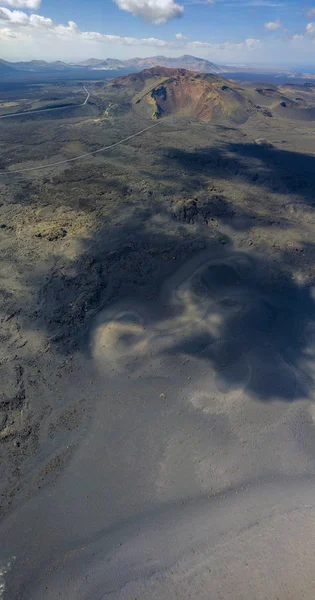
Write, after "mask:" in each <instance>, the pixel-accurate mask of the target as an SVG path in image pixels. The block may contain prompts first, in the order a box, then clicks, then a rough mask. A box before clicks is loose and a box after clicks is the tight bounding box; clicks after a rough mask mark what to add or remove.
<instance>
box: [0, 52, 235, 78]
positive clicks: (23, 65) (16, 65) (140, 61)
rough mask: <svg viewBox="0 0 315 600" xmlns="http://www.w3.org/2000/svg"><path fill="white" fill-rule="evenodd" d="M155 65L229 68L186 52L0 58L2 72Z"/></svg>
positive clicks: (200, 69)
mask: <svg viewBox="0 0 315 600" xmlns="http://www.w3.org/2000/svg"><path fill="white" fill-rule="evenodd" d="M155 66H161V67H167V68H172V69H174V68H175V69H176V68H182V69H187V70H188V71H198V72H201V73H223V72H225V71H226V70H227V67H222V66H218V65H215V64H214V63H212V62H210V61H208V60H205V59H203V58H198V57H196V56H190V55H188V54H185V55H183V56H179V57H178V58H172V57H167V56H151V57H148V58H138V57H136V58H130V59H128V60H119V59H116V58H106V59H98V58H89V59H88V60H85V61H82V62H78V63H65V62H63V61H59V60H58V61H53V62H47V61H45V60H31V61H18V62H9V61H6V60H1V59H0V74H1V73H4V74H5V73H9V69H10V70H11V72H12V73H14V72H15V71H30V72H46V71H66V70H69V69H71V70H77V71H78V72H80V70H81V69H85V70H86V69H88V70H106V71H111V70H115V71H117V70H119V69H122V70H126V69H128V70H132V69H134V70H135V71H142V70H143V69H149V68H151V67H155Z"/></svg>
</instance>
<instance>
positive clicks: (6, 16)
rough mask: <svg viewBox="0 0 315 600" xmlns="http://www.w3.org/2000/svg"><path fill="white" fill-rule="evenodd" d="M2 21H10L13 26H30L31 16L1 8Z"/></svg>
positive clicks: (0, 17)
mask: <svg viewBox="0 0 315 600" xmlns="http://www.w3.org/2000/svg"><path fill="white" fill-rule="evenodd" d="M0 21H8V22H9V23H11V24H12V25H29V16H28V15H27V14H26V13H25V12H22V11H21V10H9V8H0Z"/></svg>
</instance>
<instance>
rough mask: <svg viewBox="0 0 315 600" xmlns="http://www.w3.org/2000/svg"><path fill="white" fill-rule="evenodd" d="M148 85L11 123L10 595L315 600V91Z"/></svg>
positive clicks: (4, 567) (5, 206) (3, 415)
mask: <svg viewBox="0 0 315 600" xmlns="http://www.w3.org/2000/svg"><path fill="white" fill-rule="evenodd" d="M139 75H140V74H139ZM135 77H136V78H138V74H137V76H135ZM163 77H166V80H169V79H170V75H169V73H166V74H165V71H164V74H163ZM173 77H175V79H176V77H179V74H177V75H172V77H171V79H172V78H173ZM183 77H184V80H185V81H186V78H187V77H188V78H193V77H194V75H191V74H189V75H187V74H186V73H184V74H183ZM141 78H142V81H140V82H139V78H138V79H136V83H132V84H131V83H130V81H129V83H128V85H127V84H125V82H124V81H123V82H122V81H117V80H116V81H115V82H112V83H111V84H109V85H107V86H104V84H103V83H100V82H94V83H91V84H89V85H88V89H89V91H90V92H91V97H90V99H89V102H88V104H87V106H86V107H82V108H81V109H80V111H81V112H80V113H79V112H77V111H76V112H75V113H71V110H72V109H69V110H68V109H67V111H66V112H65V114H64V113H63V112H62V111H55V113H54V115H49V113H48V112H46V113H43V114H42V115H39V114H37V115H36V116H35V115H34V116H31V117H30V116H29V115H28V116H26V115H25V116H24V117H19V121H18V122H17V121H14V119H4V120H3V121H2V123H1V153H2V154H1V175H0V193H1V204H0V225H1V227H0V244H1V255H2V261H1V278H2V287H1V295H0V300H1V309H2V316H1V340H0V342H1V346H0V350H1V354H0V358H1V364H0V370H1V377H0V382H1V396H0V440H1V443H0V453H1V463H0V473H1V480H0V486H1V487H0V490H1V522H0V539H1V544H0V563H1V565H0V573H1V575H0V597H1V595H2V597H3V599H4V600H20V599H21V598H23V600H34V599H37V598H38V599H41V600H42V599H44V600H50V599H54V600H55V599H56V598H59V597H61V598H67V599H69V600H87V599H90V598H107V599H110V600H114V599H115V600H118V599H119V600H127V599H128V600H130V599H134V598H137V599H138V600H145V599H146V600H149V599H150V600H151V599H155V598H158V599H164V598H165V599H166V598H167V599H169V598H176V596H178V597H180V598H183V599H186V598H187V599H188V598H198V599H199V598H200V599H201V600H203V599H205V600H206V599H207V600H208V599H209V597H210V598H221V599H224V600H226V599H231V600H243V599H244V598H247V599H249V600H254V599H255V600H265V598H268V599H269V598H279V599H280V600H288V599H289V600H296V599H300V598H304V599H307V600H313V597H314V586H315V581H314V568H313V566H314V565H313V556H314V550H315V547H314V539H315V535H314V534H315V531H314V493H313V487H314V472H315V433H314V419H315V412H314V377H315V362H314V361H315V338H314V332H315V270H314V264H315V246H314V233H315V218H314V206H315V197H314V189H315V175H314V174H315V168H314V166H315V156H314V147H315V146H314V142H315V134H314V133H313V131H312V129H311V128H310V122H309V120H308V118H309V114H310V113H309V112H308V111H309V109H311V107H312V105H313V104H314V92H313V89H312V88H305V87H301V88H296V87H292V86H286V87H285V88H281V89H280V88H274V89H275V93H273V92H272V93H271V92H268V91H267V92H264V93H261V91H257V89H258V90H261V89H262V88H261V86H258V85H257V86H248V85H246V84H244V85H242V86H236V87H235V88H234V86H235V84H233V83H232V82H226V81H225V82H223V83H222V85H226V86H227V87H231V89H232V88H233V89H235V90H236V91H235V93H236V92H237V94H240V95H241V96H242V103H241V104H240V105H239V107H238V109H237V110H241V107H248V110H249V112H245V113H244V116H245V120H244V122H242V123H239V122H238V121H237V120H236V121H235V120H234V117H233V115H232V116H231V114H230V113H229V112H228V111H227V110H225V111H223V110H222V112H221V113H220V112H216V110H217V109H216V110H213V112H212V117H211V119H210V120H202V119H198V118H197V117H196V115H195V116H193V113H192V112H191V114H190V115H188V104H187V105H186V106H185V108H184V107H183V105H182V106H181V107H179V108H178V109H177V107H176V110H175V109H174V113H173V112H172V114H170V115H169V116H167V117H164V118H163V119H162V118H158V119H156V117H154V115H153V113H154V111H155V110H156V109H155V105H153V104H152V105H151V104H150V103H149V101H148V99H147V98H146V94H147V93H149V90H148V89H147V88H149V87H150V90H151V91H150V94H152V91H153V89H154V90H156V89H159V87H160V85H162V84H163V85H164V86H165V85H166V84H165V80H163V82H161V80H160V78H161V73H158V74H156V75H155V74H154V73H152V72H150V73H149V75H147V74H145V75H143V74H142V75H141ZM152 79H153V81H152ZM125 81H126V80H125ZM50 85H51V88H50V90H49V93H48V90H47V89H46V92H47V99H48V100H49V101H50V98H48V95H51V96H54V95H57V92H58V98H59V99H60V101H61V100H62V98H61V96H62V92H63V88H62V86H60V85H59V86H58V90H55V91H54V90H53V89H52V88H53V86H52V84H50ZM167 85H168V84H167ZM193 85H195V84H194V83H191V86H193ZM203 85H204V84H203ZM213 85H214V86H215V89H218V87H216V86H219V87H220V85H221V80H220V84H219V83H218V81H217V79H216V83H215V84H213ZM222 85H221V88H222ZM183 86H184V82H182V83H180V84H179V88H180V89H182V88H183ZM266 87H267V86H266ZM167 89H168V88H167ZM170 89H174V90H175V84H173V83H171V84H170ZM189 89H190V88H189ZM267 89H271V88H270V86H268V88H267ZM146 90H147V91H146ZM225 91H226V90H222V89H221V92H222V94H223V93H224V92H225ZM219 92H220V89H219V91H218V93H219ZM221 92H220V93H221ZM181 93H182V92H181ZM185 93H186V92H185ZM189 93H191V92H189ZM229 93H230V92H228V94H229ZM25 94H33V95H34V94H35V90H34V89H33V90H32V91H31V90H22V92H21V91H19V90H17V91H15V92H14V91H12V90H11V91H10V90H9V91H7V92H6V94H4V93H2V96H3V102H5V103H8V102H14V103H17V104H18V103H19V102H22V100H23V99H25V98H27V96H26V95H25ZM64 94H65V96H67V95H68V94H69V89H68V87H67V88H65V89H64ZM174 94H175V91H174ZM279 94H280V98H279ZM139 95H140V96H141V97H140V96H139ZM220 97H221V96H220ZM222 97H223V96H222ZM297 98H299V100H297ZM138 99H140V102H138V103H137V100H138ZM301 99H302V100H303V102H304V107H305V108H304V109H303V108H302V104H303V102H302V100H301ZM288 101H290V102H292V103H298V104H299V106H298V110H299V111H300V112H301V111H304V110H305V111H306V112H305V113H304V112H302V116H303V115H308V116H307V117H305V118H300V116H299V118H296V113H295V110H294V108H295V107H296V104H294V106H293V109H292V110H293V113H292V110H291V109H290V111H289V112H288V111H287V110H286V108H288V106H286V107H285V106H281V114H280V113H279V114H277V110H276V109H277V107H278V105H279V103H281V102H285V103H287V104H288ZM165 102H166V101H165ZM169 106H171V105H169ZM176 106H177V105H176ZM194 106H196V105H195V104H194ZM141 107H143V111H141V110H140V109H141ZM162 107H163V110H164V109H165V113H166V112H167V111H171V108H166V106H164V105H163V106H162ZM282 109H283V110H282ZM6 110H7V107H6ZM172 110H173V109H172ZM186 110H187V114H184V112H185V111H186ZM191 110H192V108H191ZM194 110H195V109H194ZM242 110H243V109H242ZM246 110H247V108H246ZM279 111H280V109H279ZM220 114H221V116H220ZM270 114H271V115H272V116H270ZM292 114H293V116H292ZM155 122H157V123H159V124H158V126H156V127H155V128H153V129H149V130H147V131H146V132H145V133H144V134H143V135H142V136H138V137H134V138H132V139H129V140H128V141H127V142H126V143H124V144H121V145H119V146H115V147H113V148H112V149H111V150H109V151H108V152H107V153H99V154H96V155H93V156H88V157H86V159H85V160H78V161H76V162H71V163H68V164H60V165H58V166H57V167H54V168H47V169H42V170H38V171H36V170H34V171H25V172H23V173H14V172H13V171H14V170H17V169H22V168H23V167H24V168H30V167H36V166H43V165H47V164H49V163H51V162H56V161H58V160H62V159H67V158H74V157H75V156H77V155H80V154H83V153H87V152H88V151H91V150H92V151H93V150H97V149H100V148H101V147H103V146H105V145H106V146H109V145H110V144H114V143H115V142H117V141H119V140H121V139H123V138H126V137H128V136H130V135H132V134H133V133H136V132H137V131H139V130H141V129H144V128H145V127H146V126H150V125H152V123H155Z"/></svg>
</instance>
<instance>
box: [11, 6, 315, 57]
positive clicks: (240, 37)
mask: <svg viewBox="0 0 315 600" xmlns="http://www.w3.org/2000/svg"><path fill="white" fill-rule="evenodd" d="M314 42H315V0H314V2H313V4H312V3H310V4H302V3H301V2H299V1H297V0H283V1H282V0H213V1H211V0H210V1H209V0H184V1H180V0H0V48H1V50H0V56H1V57H2V58H5V59H7V60H16V59H19V60H23V59H31V58H44V59H46V60H55V59H58V60H68V61H70V60H82V59H86V58H90V57H97V58H106V57H108V56H111V57H117V58H131V57H133V56H152V55H156V54H164V55H168V56H179V55H181V54H193V55H195V56H202V57H205V58H207V59H209V60H213V61H214V62H219V63H222V64H224V63H225V64H226V63H228V64H232V63H234V64H235V63H244V64H245V63H246V64H249V63H264V64H275V65H276V64H292V65H293V66H295V65H298V64H309V65H312V63H313V62H314V66H315V61H314V57H315V43H314Z"/></svg>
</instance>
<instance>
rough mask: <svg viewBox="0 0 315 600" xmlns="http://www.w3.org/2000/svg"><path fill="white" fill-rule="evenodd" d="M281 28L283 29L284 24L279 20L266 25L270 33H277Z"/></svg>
mask: <svg viewBox="0 0 315 600" xmlns="http://www.w3.org/2000/svg"><path fill="white" fill-rule="evenodd" d="M280 27H282V24H281V22H280V21H279V19H277V21H269V22H268V23H265V28H266V29H268V31H276V30H277V29H280Z"/></svg>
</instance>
